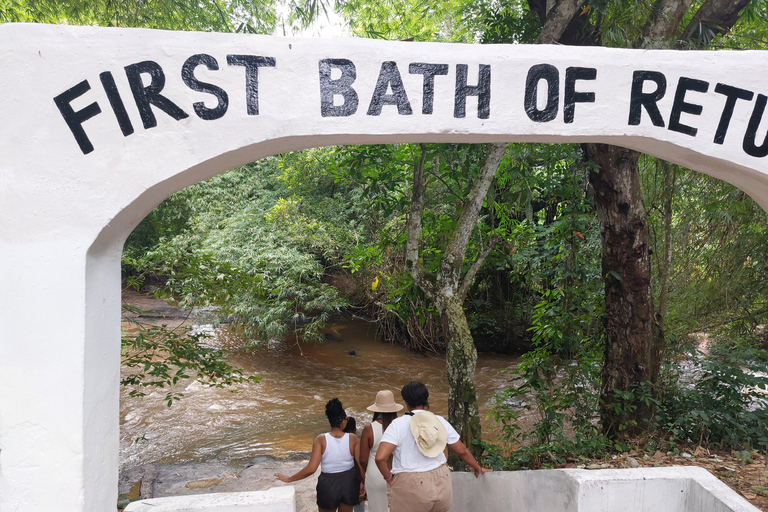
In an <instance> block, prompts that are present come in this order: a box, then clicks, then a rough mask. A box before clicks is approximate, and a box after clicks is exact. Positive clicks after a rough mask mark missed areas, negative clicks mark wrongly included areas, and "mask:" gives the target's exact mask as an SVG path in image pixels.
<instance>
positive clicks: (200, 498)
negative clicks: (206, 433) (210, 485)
mask: <svg viewBox="0 0 768 512" xmlns="http://www.w3.org/2000/svg"><path fill="white" fill-rule="evenodd" d="M295 510H296V493H295V490H294V488H293V486H292V485H291V486H286V487H273V488H272V489H269V490H267V491H254V492H225V493H217V494H198V495H194V496H173V497H170V498H155V499H150V500H139V501H134V502H133V503H131V504H130V505H128V507H126V509H125V512H149V511H152V512H203V511H205V512H294V511H295Z"/></svg>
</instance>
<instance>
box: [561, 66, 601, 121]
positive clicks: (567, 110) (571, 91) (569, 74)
mask: <svg viewBox="0 0 768 512" xmlns="http://www.w3.org/2000/svg"><path fill="white" fill-rule="evenodd" d="M595 79H597V69H595V68H578V67H572V68H567V69H566V70H565V99H564V105H563V120H564V121H565V122H566V123H572V122H573V114H574V111H575V110H576V108H575V107H576V103H594V102H595V93H594V92H576V80H595Z"/></svg>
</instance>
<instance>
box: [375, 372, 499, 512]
mask: <svg viewBox="0 0 768 512" xmlns="http://www.w3.org/2000/svg"><path fill="white" fill-rule="evenodd" d="M400 395H401V396H402V397H403V400H404V401H405V404H406V406H407V407H408V413H409V414H412V416H408V415H404V416H402V417H400V418H397V419H396V420H394V421H393V422H392V423H391V424H390V425H389V428H387V430H386V431H385V432H384V434H383V435H382V437H381V443H379V449H378V451H377V452H376V466H377V467H378V468H379V471H380V472H381V475H382V477H383V478H384V480H385V481H386V482H387V484H389V489H388V492H387V496H388V498H389V510H390V512H446V511H447V510H448V509H449V508H451V502H452V501H453V490H452V488H451V474H450V471H449V470H448V466H447V464H446V463H447V462H448V460H447V458H446V456H445V453H444V452H445V447H446V446H447V447H448V448H450V449H451V451H453V452H454V453H456V455H458V456H459V458H461V460H463V461H464V462H465V463H467V465H469V466H470V467H471V468H472V469H473V470H474V472H475V476H476V477H478V476H480V475H481V474H483V473H485V472H488V471H490V469H486V468H483V467H481V466H480V464H478V463H477V460H475V457H474V456H473V455H472V453H471V452H470V451H469V450H468V449H467V447H466V446H465V445H464V443H462V442H461V440H460V439H459V434H458V432H456V429H454V428H453V426H451V424H450V423H448V422H447V421H446V420H445V419H444V418H443V417H442V416H436V415H435V414H432V413H431V412H429V411H428V410H427V409H429V402H428V398H429V390H427V387H426V386H425V385H424V384H422V383H421V382H418V381H413V382H409V383H408V384H406V385H405V386H403V389H402V391H401V392H400ZM390 455H393V461H392V469H391V470H390V469H389V468H388V467H387V459H388V458H389V456H390Z"/></svg>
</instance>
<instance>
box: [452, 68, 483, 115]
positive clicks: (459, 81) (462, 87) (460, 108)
mask: <svg viewBox="0 0 768 512" xmlns="http://www.w3.org/2000/svg"><path fill="white" fill-rule="evenodd" d="M468 71H469V66H467V65H466V64H456V95H455V96H454V100H453V117H457V118H462V117H465V116H466V115H467V96H477V117H478V118H479V119H488V118H489V117H490V115H491V66H489V65H488V64H480V65H479V66H478V77H477V85H467V73H468Z"/></svg>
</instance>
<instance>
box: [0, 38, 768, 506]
mask: <svg viewBox="0 0 768 512" xmlns="http://www.w3.org/2000/svg"><path fill="white" fill-rule="evenodd" d="M766 55H767V54H766V53H765V52H755V51H751V52H674V51H639V50H634V51H633V50H616V49H606V48H571V47H560V46H514V45H487V46H479V45H457V44H438V43H403V42H384V41H370V40H358V39H338V40H323V39H286V38H277V37H266V36H246V35H232V34H212V33H211V34H203V33H181V32H164V31H150V30H131V29H100V28H92V27H64V26H42V25H3V26H0V92H2V98H3V99H4V101H3V104H2V107H1V108H0V269H2V275H3V285H4V288H3V291H2V292H0V326H1V329H2V330H0V333H1V334H0V510H3V511H5V510H9V511H11V510H13V511H24V512H27V511H46V512H47V511H53V510H56V511H61V512H75V511H88V512H103V511H105V510H112V509H113V508H114V504H115V502H116V493H117V457H118V454H117V451H118V437H119V436H118V431H119V425H118V382H119V350H120V344H119V336H120V333H119V327H118V326H119V317H120V282H119V279H120V276H119V264H120V253H121V250H122V244H123V242H124V240H125V238H126V237H127V235H128V234H129V233H130V231H131V230H132V229H133V227H134V226H135V225H136V224H137V223H138V222H139V221H140V220H141V218H143V217H144V216H145V215H146V214H147V213H148V212H149V211H150V210H151V209H152V208H154V207H155V206H156V205H157V204H159V203H160V201H162V200H163V199H164V198H165V197H167V196H168V195H169V194H171V193H173V192H175V191H177V190H180V189H182V188H184V187H186V186H188V185H190V184H192V183H195V182H198V181H200V180H203V179H206V178H209V177H211V176H213V175H215V174H217V173H220V172H223V171H226V170H228V169H231V168H234V167H237V166H239V165H242V164H245V163H247V162H250V161H254V160H256V159H259V158H262V157H264V156H267V155H272V154H277V153H281V152H284V151H288V150H294V149H301V148H308V147H316V146H322V145H331V144H361V143H390V142H430V141H434V142H448V141H452V142H492V141H507V142H514V141H521V142H585V141H592V142H606V143H612V144H617V145H622V146H626V147H630V148H633V149H637V150H639V151H643V152H646V153H650V154H653V155H656V156H659V157H662V158H665V159H667V160H669V161H672V162H675V163H678V164H681V165H684V166H687V167H690V168H693V169H697V170H699V171H701V172H705V173H707V174H710V175H712V176H715V177H717V178H720V179H722V180H724V181H728V182H730V183H732V184H734V185H736V186H738V187H740V188H741V189H742V190H744V191H745V192H747V193H748V194H750V195H751V196H752V197H753V198H754V199H755V200H756V201H757V202H758V203H759V204H760V205H761V206H763V208H766V207H768V165H767V163H768V157H767V156H766V155H768V140H766V138H767V135H766V131H768V114H766V113H765V108H766V95H768V89H767V88H766V85H765V84H766V83H768V69H767V68H766V67H765V66H764V65H763V64H764V62H765V58H766ZM41 311H42V312H44V313H45V318H46V321H45V322H40V313H39V312H41Z"/></svg>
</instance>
